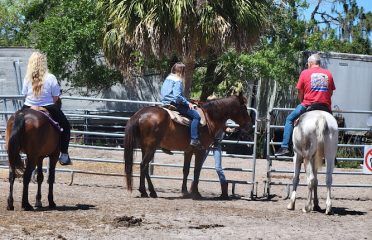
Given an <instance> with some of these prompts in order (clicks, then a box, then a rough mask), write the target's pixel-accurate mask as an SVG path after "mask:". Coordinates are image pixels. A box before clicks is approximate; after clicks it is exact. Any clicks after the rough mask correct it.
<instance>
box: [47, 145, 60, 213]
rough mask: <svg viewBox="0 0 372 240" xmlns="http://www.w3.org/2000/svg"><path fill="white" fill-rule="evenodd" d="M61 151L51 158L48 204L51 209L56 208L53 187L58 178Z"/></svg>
mask: <svg viewBox="0 0 372 240" xmlns="http://www.w3.org/2000/svg"><path fill="white" fill-rule="evenodd" d="M58 155H59V151H58V152H56V153H53V154H52V155H50V156H49V174H48V184H49V189H48V203H49V208H50V209H53V208H55V207H56V204H55V202H54V196H53V186H54V182H55V178H56V164H57V161H58Z"/></svg>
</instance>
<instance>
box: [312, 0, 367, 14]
mask: <svg viewBox="0 0 372 240" xmlns="http://www.w3.org/2000/svg"><path fill="white" fill-rule="evenodd" d="M307 2H308V3H309V4H310V9H314V6H315V5H316V3H317V2H318V0H307ZM330 2H333V1H330V0H325V1H323V3H322V4H321V8H322V9H323V10H326V9H327V8H328V9H329V10H330V8H331V3H330ZM356 2H357V4H358V6H359V7H363V8H364V11H365V12H368V11H372V0H356Z"/></svg>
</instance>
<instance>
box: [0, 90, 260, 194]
mask: <svg viewBox="0 0 372 240" xmlns="http://www.w3.org/2000/svg"><path fill="white" fill-rule="evenodd" d="M22 98H23V97H22V96H19V95H8V96H0V121H1V122H2V123H3V124H1V125H0V126H1V127H0V133H1V134H0V137H1V138H0V168H3V169H7V168H8V166H7V154H6V151H5V148H4V143H5V141H4V131H5V122H6V121H7V120H8V119H9V117H10V115H11V114H13V113H14V111H15V110H17V109H19V108H20V107H21V106H22V103H23V101H22ZM62 100H63V102H65V101H76V103H77V104H76V105H78V103H79V102H81V101H88V102H106V103H131V104H139V105H140V106H143V105H160V103H159V102H149V101H131V100H122V99H104V98H89V97H72V96H68V97H62ZM248 110H249V111H250V113H251V116H254V117H256V116H257V111H256V109H253V108H248ZM64 112H65V115H66V117H67V118H68V119H69V121H70V123H71V125H72V128H73V129H72V131H71V136H72V140H71V143H70V148H77V149H82V150H83V149H85V150H86V149H92V150H100V151H118V152H123V145H122V143H123V138H124V129H125V123H126V121H127V120H128V119H129V118H130V114H128V113H123V112H115V111H112V110H110V109H106V110H105V112H103V111H101V112H98V111H94V110H86V109H83V110H81V109H64ZM123 115H126V116H123ZM97 121H99V124H95V122H97ZM254 121H255V122H256V119H254ZM105 122H106V123H107V122H109V126H107V125H108V124H104V123H105ZM98 125H99V126H98ZM256 125H257V124H254V126H253V127H254V129H256ZM228 126H229V127H238V125H236V124H229V125H228ZM87 139H88V140H89V141H87ZM252 139H253V140H252V141H234V140H223V141H222V143H223V144H229V145H239V146H242V145H244V146H249V149H251V151H250V152H249V153H247V154H245V153H244V154H228V153H223V155H222V156H223V157H232V158H240V159H244V166H239V167H225V168H224V170H225V171H227V172H229V171H231V172H241V173H244V174H243V175H244V176H245V177H244V178H243V179H239V180H228V182H229V183H230V184H231V185H232V191H233V193H234V191H235V185H236V184H245V185H250V186H251V187H250V188H249V190H248V193H249V194H250V197H251V198H254V197H255V196H256V195H257V182H256V178H255V175H256V149H257V131H254V136H253V138H252ZM110 143H111V144H110ZM136 151H139V150H138V149H137V150H136ZM157 152H161V151H160V150H158V151H157ZM174 153H175V154H181V155H182V154H183V152H174ZM121 156H123V155H121ZM209 158H210V157H209ZM71 159H72V160H73V161H80V162H91V163H110V164H123V158H122V157H121V158H120V159H109V158H105V157H96V158H94V157H85V156H82V155H79V154H78V155H74V156H71ZM245 160H246V161H245ZM134 164H137V165H138V164H139V162H134ZM182 167H183V165H182V164H170V163H164V162H162V161H161V159H159V158H157V155H156V154H155V158H154V161H153V162H152V163H151V166H150V169H151V170H152V171H151V173H152V175H151V177H152V178H158V179H170V180H182V176H167V175H157V174H154V171H153V170H154V168H182ZM192 167H193V166H192ZM214 169H215V168H214V166H211V164H209V161H208V160H207V161H206V164H205V166H203V171H204V170H209V171H210V170H214ZM57 171H61V172H69V173H71V184H72V183H73V181H74V175H75V174H96V175H109V176H123V174H118V173H113V172H98V171H87V170H78V169H74V166H72V167H70V168H68V169H65V168H58V169H57ZM133 176H135V177H139V173H135V174H134V175H133ZM191 178H192V177H190V179H191ZM200 181H204V182H218V179H217V178H208V179H207V178H202V179H200Z"/></svg>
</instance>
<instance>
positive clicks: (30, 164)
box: [22, 156, 36, 211]
mask: <svg viewBox="0 0 372 240" xmlns="http://www.w3.org/2000/svg"><path fill="white" fill-rule="evenodd" d="M35 165H36V159H35V157H28V156H27V166H26V170H25V172H24V174H23V193H22V209H23V210H25V211H33V210H34V208H33V207H32V206H31V204H30V203H29V201H28V186H29V184H30V181H31V176H32V172H33V171H34V169H35Z"/></svg>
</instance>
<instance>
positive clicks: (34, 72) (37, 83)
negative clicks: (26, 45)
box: [26, 52, 48, 97]
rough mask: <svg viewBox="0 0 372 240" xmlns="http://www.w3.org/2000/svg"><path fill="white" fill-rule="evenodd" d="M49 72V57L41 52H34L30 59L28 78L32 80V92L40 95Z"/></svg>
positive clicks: (37, 95) (36, 95)
mask: <svg viewBox="0 0 372 240" xmlns="http://www.w3.org/2000/svg"><path fill="white" fill-rule="evenodd" d="M47 73H48V64H47V57H46V56H45V55H44V54H42V53H40V52H33V53H32V54H31V56H30V58H29V60H28V65H27V72H26V79H27V81H31V84H32V93H33V95H34V96H35V97H39V96H40V94H41V89H42V88H43V85H44V79H45V76H46V74H47Z"/></svg>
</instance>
